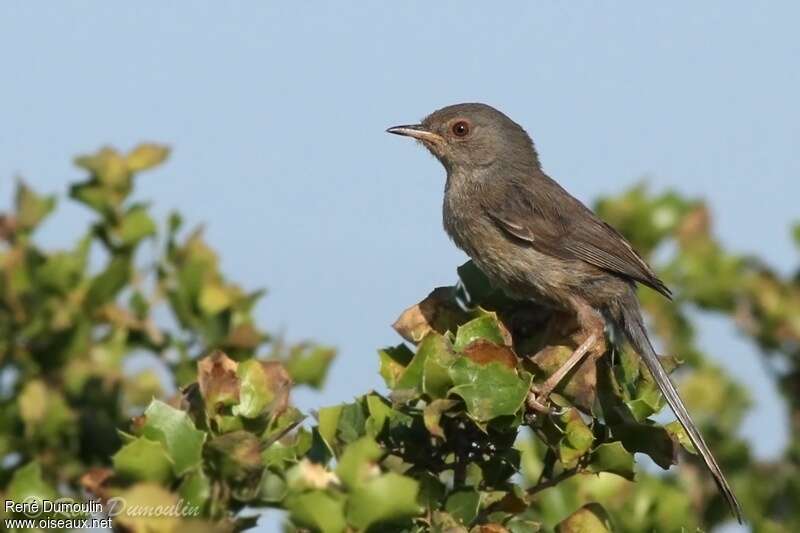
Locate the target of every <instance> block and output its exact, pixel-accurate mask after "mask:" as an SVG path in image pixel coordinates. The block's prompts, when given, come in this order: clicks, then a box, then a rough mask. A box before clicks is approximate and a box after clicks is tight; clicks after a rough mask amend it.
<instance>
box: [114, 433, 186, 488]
mask: <svg viewBox="0 0 800 533" xmlns="http://www.w3.org/2000/svg"><path fill="white" fill-rule="evenodd" d="M112 461H113V463H114V470H115V471H116V472H117V473H118V474H119V475H121V476H122V477H124V478H129V479H131V480H135V481H154V482H156V483H166V482H167V481H169V480H170V479H172V473H173V464H172V461H171V460H170V458H169V455H168V454H167V450H166V448H165V446H164V444H163V443H161V442H159V441H157V440H151V439H148V438H147V437H137V438H135V439H134V440H133V441H131V442H129V443H128V444H126V445H124V446H123V447H122V448H121V449H120V450H119V451H118V452H117V453H116V454H114V457H112Z"/></svg>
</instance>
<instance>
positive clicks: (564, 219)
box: [387, 103, 742, 523]
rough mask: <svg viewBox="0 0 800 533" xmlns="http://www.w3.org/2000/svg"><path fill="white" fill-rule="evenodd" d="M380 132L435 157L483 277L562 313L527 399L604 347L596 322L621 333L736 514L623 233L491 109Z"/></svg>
mask: <svg viewBox="0 0 800 533" xmlns="http://www.w3.org/2000/svg"><path fill="white" fill-rule="evenodd" d="M387 131H388V132H389V133H394V134H397V135H405V136H408V137H413V138H414V139H417V140H418V141H419V142H421V143H422V144H423V145H424V146H425V147H426V148H427V149H428V150H430V152H431V153H432V154H433V155H434V156H436V158H437V159H438V160H439V161H440V162H441V163H442V165H444V168H445V169H446V171H447V183H446V185H445V193H444V206H443V214H444V227H445V230H446V231H447V233H448V234H449V235H450V237H451V238H452V239H453V241H454V242H455V243H456V245H457V246H458V247H459V248H461V249H462V250H464V251H465V252H466V253H467V254H468V255H469V256H470V257H471V258H472V260H473V261H474V262H475V264H476V265H477V266H478V267H479V268H480V269H481V270H482V271H483V272H484V273H485V274H486V275H487V276H488V277H489V279H490V280H491V281H492V283H493V284H495V285H496V286H498V287H500V288H502V289H503V290H504V291H505V292H506V293H508V295H509V296H511V297H514V298H522V299H526V298H530V299H534V300H536V301H538V302H540V303H542V304H545V305H549V306H551V307H552V308H555V309H559V310H565V311H571V312H573V313H574V314H575V316H576V319H577V322H578V324H579V326H580V328H581V331H582V333H583V341H582V342H581V344H580V345H579V347H578V348H577V349H576V350H575V352H574V353H573V354H572V355H571V356H570V357H569V359H568V360H567V361H566V362H565V364H564V365H563V366H562V367H561V368H559V369H558V370H557V371H556V372H555V373H554V374H553V375H551V376H550V377H549V378H548V379H547V381H545V383H544V385H543V386H542V387H541V388H539V389H538V390H537V391H536V392H535V393H534V392H532V393H531V395H530V396H529V399H528V405H529V406H530V408H532V409H536V410H539V411H543V412H548V408H547V407H546V405H545V403H546V401H547V396H548V395H549V394H550V392H551V391H552V390H553V388H554V387H556V386H557V385H558V383H559V382H560V381H561V380H562V379H563V378H564V376H566V374H568V373H569V371H570V369H572V368H573V367H574V366H575V365H576V364H578V363H579V362H580V361H581V360H582V359H583V358H584V357H591V358H598V357H600V356H602V355H603V354H604V353H605V352H606V341H605V326H606V321H608V322H609V323H610V326H611V327H612V328H616V329H618V330H619V331H622V332H624V334H625V337H627V339H628V342H629V343H630V344H631V346H632V347H633V349H634V350H635V351H636V352H637V353H638V354H639V356H640V357H641V358H642V359H643V360H644V362H645V365H646V366H647V368H648V369H649V370H650V373H651V374H652V375H653V378H654V379H655V381H656V383H658V386H659V387H660V389H661V391H662V393H663V394H664V396H665V397H666V400H667V403H668V404H669V406H670V407H671V408H672V411H673V412H674V413H675V415H676V416H677V418H678V420H679V421H680V423H681V425H682V426H683V428H684V429H685V430H686V433H687V435H688V436H689V439H690V440H691V441H692V444H693V445H694V447H695V449H697V451H698V452H699V454H700V456H701V457H702V458H703V461H704V462H705V464H706V466H707V467H708V469H709V471H710V472H711V474H712V475H713V476H714V480H715V481H716V483H717V486H718V487H719V490H720V492H721V493H722V495H723V496H724V497H725V499H726V500H727V502H728V505H729V506H730V508H731V510H732V511H733V513H734V514H735V515H736V518H737V519H738V520H739V522H740V523H741V522H742V510H741V507H740V505H739V502H738V501H737V500H736V496H735V495H734V493H733V490H732V489H731V486H730V485H729V484H728V481H727V480H726V479H725V476H724V475H723V473H722V470H721V469H720V467H719V465H718V464H717V461H716V460H715V459H714V456H713V455H712V454H711V450H709V448H708V445H706V443H705V441H704V440H703V437H702V436H701V435H700V432H699V431H698V429H697V427H696V426H695V424H694V422H693V421H692V419H691V417H690V416H689V413H688V412H687V410H686V407H685V406H684V405H683V401H682V400H681V398H680V396H678V392H677V390H676V389H675V386H674V385H673V383H672V381H671V380H670V378H669V376H668V375H667V373H666V371H665V370H664V368H663V367H662V366H661V362H660V360H659V358H658V356H657V355H656V352H655V350H654V349H653V346H652V344H651V343H650V340H649V338H648V336H647V332H646V329H645V326H644V321H643V320H642V314H641V311H640V309H639V301H638V298H637V296H636V283H642V284H644V285H647V286H648V287H650V288H652V289H654V290H656V291H658V292H659V293H661V294H662V295H664V296H665V297H667V298H670V297H671V295H670V291H669V289H668V288H667V287H666V285H664V283H663V282H662V281H661V280H659V279H658V277H657V276H656V274H655V272H653V270H652V269H651V268H650V266H649V265H648V264H647V263H646V262H645V261H644V260H643V259H642V257H641V256H640V255H639V254H638V253H637V252H636V251H635V250H634V249H633V247H632V246H631V245H630V244H629V243H628V241H626V240H625V238H624V237H623V236H622V235H621V234H620V233H619V232H618V231H616V230H615V229H614V228H612V227H611V226H610V225H608V224H606V223H605V222H603V221H602V220H600V218H598V217H597V215H595V214H594V213H593V212H592V211H591V210H590V209H589V208H587V207H586V206H585V205H583V204H582V203H581V202H580V201H579V200H577V199H576V198H574V197H573V196H572V195H570V194H569V193H568V192H567V191H566V190H564V189H563V188H562V187H561V186H560V185H559V184H558V183H556V182H555V181H554V180H553V179H551V178H550V177H549V176H548V175H547V174H545V173H544V171H543V170H542V167H541V165H540V163H539V157H538V154H537V153H536V149H535V148H534V146H533V141H532V140H531V138H530V137H529V136H528V134H527V133H526V132H525V130H524V129H522V127H521V126H519V124H517V123H515V122H514V121H512V120H511V119H510V118H508V117H507V116H506V115H504V114H503V113H501V112H500V111H498V110H496V109H494V108H492V107H490V106H488V105H485V104H477V103H467V104H457V105H452V106H449V107H445V108H443V109H440V110H438V111H435V112H434V113H432V114H430V115H429V116H428V117H427V118H425V119H424V120H423V121H422V123H421V124H415V125H406V126H395V127H392V128H389V129H388V130H387Z"/></svg>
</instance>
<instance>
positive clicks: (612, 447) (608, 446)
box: [589, 441, 635, 481]
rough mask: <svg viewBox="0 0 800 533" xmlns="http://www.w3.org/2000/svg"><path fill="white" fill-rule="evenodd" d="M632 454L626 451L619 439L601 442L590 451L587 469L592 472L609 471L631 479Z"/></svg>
mask: <svg viewBox="0 0 800 533" xmlns="http://www.w3.org/2000/svg"><path fill="white" fill-rule="evenodd" d="M633 464H634V459H633V454H631V453H630V452H628V450H626V449H625V447H624V446H623V445H622V443H621V442H619V441H614V442H607V443H605V444H601V445H600V446H598V447H597V448H595V450H594V451H593V452H592V455H591V459H590V463H589V470H591V471H592V472H596V473H598V474H599V473H600V472H610V473H612V474H617V475H618V476H622V477H624V478H625V479H629V480H631V481H633V478H634V475H635V472H634V470H633Z"/></svg>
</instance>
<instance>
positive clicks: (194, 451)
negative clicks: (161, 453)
mask: <svg viewBox="0 0 800 533" xmlns="http://www.w3.org/2000/svg"><path fill="white" fill-rule="evenodd" d="M144 416H145V425H144V430H143V435H144V436H145V437H147V438H149V439H152V440H156V441H159V442H161V443H162V444H163V445H164V448H165V449H166V451H167V455H168V456H169V458H170V459H171V460H172V464H173V470H174V472H175V475H177V476H180V475H183V474H184V473H186V472H187V471H189V470H191V469H193V468H196V467H198V466H199V465H200V464H201V463H202V452H203V443H205V440H206V434H205V432H203V431H199V430H198V429H197V428H195V427H194V423H193V422H192V420H191V419H190V418H189V415H187V414H186V413H185V412H184V411H181V410H179V409H175V408H174V407H172V406H169V405H167V404H165V403H164V402H161V401H159V400H153V401H152V402H151V403H150V405H149V406H148V407H147V410H145V412H144Z"/></svg>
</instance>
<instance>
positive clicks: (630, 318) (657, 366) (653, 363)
mask: <svg viewBox="0 0 800 533" xmlns="http://www.w3.org/2000/svg"><path fill="white" fill-rule="evenodd" d="M620 311H621V314H622V319H623V331H624V332H625V336H626V337H627V338H628V342H629V343H630V344H631V347H632V348H633V349H634V350H635V351H636V352H637V353H638V354H639V356H640V357H641V358H642V359H643V360H644V364H645V365H647V368H648V369H649V370H650V373H651V374H652V375H653V379H655V381H656V383H657V384H658V387H659V388H660V389H661V392H662V393H663V394H664V397H665V398H666V399H667V403H668V404H669V406H670V408H671V409H672V412H673V413H675V416H676V417H678V421H680V423H681V426H683V429H684V430H685V431H686V434H687V435H688V436H689V440H691V441H692V444H693V445H694V447H695V449H696V450H697V452H698V453H699V454H700V457H702V458H703V462H704V463H705V465H706V467H707V468H708V470H709V471H710V472H711V475H712V476H714V481H715V482H716V483H717V487H719V490H720V492H721V493H722V495H723V496H724V497H725V500H727V502H728V505H729V506H730V508H731V511H732V512H733V514H734V515H736V519H737V520H738V521H739V523H740V524H741V523H742V508H741V506H740V505H739V502H738V501H737V500H736V495H734V493H733V489H732V488H731V486H730V485H729V484H728V480H727V479H725V475H724V474H723V473H722V470H721V469H720V467H719V465H718V464H717V461H716V459H714V456H713V455H712V454H711V450H709V449H708V445H707V444H706V442H705V441H704V440H703V437H702V435H700V431H699V430H698V429H697V426H695V424H694V422H693V421H692V417H691V416H689V412H688V411H687V410H686V406H684V405H683V400H681V397H680V396H678V391H677V390H676V389H675V385H673V383H672V380H671V379H670V377H669V375H668V374H667V372H666V370H664V367H663V366H662V365H661V361H660V360H659V358H658V355H656V352H655V350H654V349H653V345H652V344H650V339H649V338H648V337H647V331H646V330H645V327H644V323H643V322H642V316H641V314H640V313H639V309H638V305H634V306H621V309H620Z"/></svg>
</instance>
